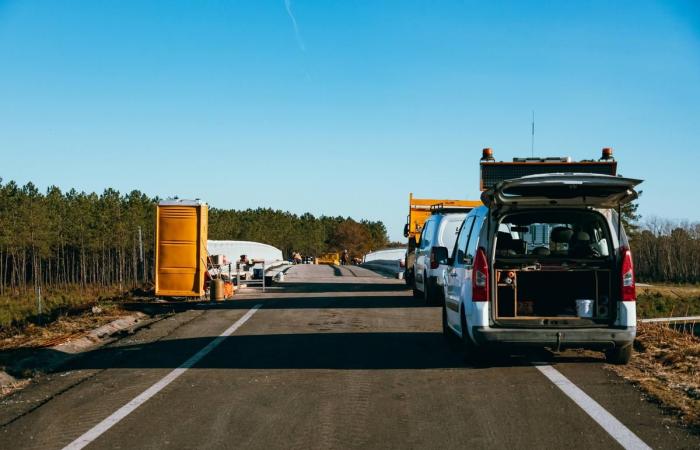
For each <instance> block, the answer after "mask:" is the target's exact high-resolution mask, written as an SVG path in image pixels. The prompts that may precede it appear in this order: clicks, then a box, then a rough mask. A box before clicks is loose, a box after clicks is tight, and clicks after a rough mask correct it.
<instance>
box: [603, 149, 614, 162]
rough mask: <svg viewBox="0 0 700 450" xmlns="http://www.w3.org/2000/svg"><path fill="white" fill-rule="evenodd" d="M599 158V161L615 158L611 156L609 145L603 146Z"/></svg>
mask: <svg viewBox="0 0 700 450" xmlns="http://www.w3.org/2000/svg"><path fill="white" fill-rule="evenodd" d="M600 159H601V161H608V160H611V159H612V160H614V159H615V158H613V149H612V148H610V147H605V148H603V153H602V156H601V157H600Z"/></svg>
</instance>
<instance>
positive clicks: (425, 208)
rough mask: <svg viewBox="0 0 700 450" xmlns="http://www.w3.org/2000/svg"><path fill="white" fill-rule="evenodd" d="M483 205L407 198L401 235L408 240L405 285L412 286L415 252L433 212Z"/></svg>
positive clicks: (465, 201)
mask: <svg viewBox="0 0 700 450" xmlns="http://www.w3.org/2000/svg"><path fill="white" fill-rule="evenodd" d="M481 205H483V203H481V201H480V200H449V199H437V198H414V197H413V193H411V194H409V197H408V218H407V220H406V225H405V226H404V230H403V235H404V236H405V237H407V238H408V250H407V251H406V271H405V272H404V280H405V281H406V284H408V285H412V284H413V263H414V262H415V258H416V254H415V250H416V247H418V244H419V243H420V235H421V232H422V231H423V225H424V224H425V221H426V220H428V217H430V215H431V214H433V212H436V211H439V210H442V211H447V210H449V209H455V210H456V209H460V210H464V211H469V210H471V209H472V208H476V207H479V206H481Z"/></svg>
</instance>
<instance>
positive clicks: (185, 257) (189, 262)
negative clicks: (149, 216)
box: [155, 200, 208, 297]
mask: <svg viewBox="0 0 700 450" xmlns="http://www.w3.org/2000/svg"><path fill="white" fill-rule="evenodd" d="M207 228H208V207H207V205H206V203H200V202H199V201H192V200H168V201H163V202H161V203H159V204H158V206H157V207H156V249H155V251H156V271H155V285H156V286H155V287H156V296H159V297H202V296H203V295H204V274H205V272H206V270H207V261H206V259H207V247H206V246H207Z"/></svg>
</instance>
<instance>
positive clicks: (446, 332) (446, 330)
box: [442, 305, 455, 342]
mask: <svg viewBox="0 0 700 450" xmlns="http://www.w3.org/2000/svg"><path fill="white" fill-rule="evenodd" d="M442 335H443V336H444V337H445V339H447V340H448V341H452V342H454V341H455V334H454V333H453V332H452V330H451V329H450V326H449V325H448V324H447V307H446V306H445V305H442Z"/></svg>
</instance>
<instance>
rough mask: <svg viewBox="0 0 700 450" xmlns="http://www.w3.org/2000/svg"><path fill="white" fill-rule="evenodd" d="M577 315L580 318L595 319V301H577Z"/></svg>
mask: <svg viewBox="0 0 700 450" xmlns="http://www.w3.org/2000/svg"><path fill="white" fill-rule="evenodd" d="M576 315H577V316H579V317H593V300H588V299H580V300H576Z"/></svg>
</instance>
